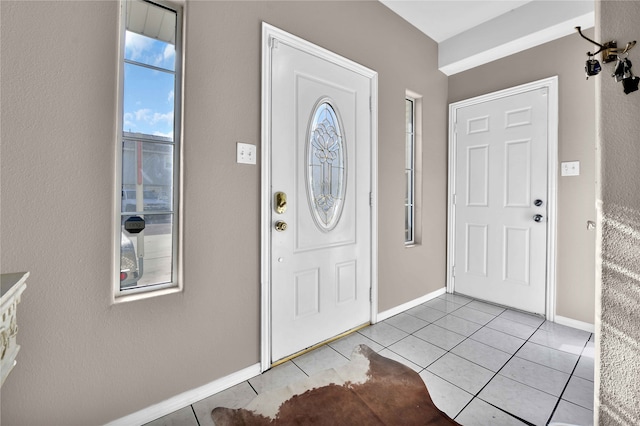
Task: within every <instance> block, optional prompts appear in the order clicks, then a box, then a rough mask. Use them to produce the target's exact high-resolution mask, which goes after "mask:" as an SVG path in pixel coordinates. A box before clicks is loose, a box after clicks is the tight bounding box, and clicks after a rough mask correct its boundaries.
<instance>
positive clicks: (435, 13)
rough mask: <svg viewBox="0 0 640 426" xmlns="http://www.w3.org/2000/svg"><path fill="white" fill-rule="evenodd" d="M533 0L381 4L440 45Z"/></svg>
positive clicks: (386, 1)
mask: <svg viewBox="0 0 640 426" xmlns="http://www.w3.org/2000/svg"><path fill="white" fill-rule="evenodd" d="M531 1H532V0H448V1H447V0H380V2H382V3H383V4H384V5H385V6H387V7H388V8H389V9H391V10H393V11H394V12H395V13H397V14H398V15H400V16H401V17H402V18H404V19H405V20H406V21H407V22H409V23H411V24H412V25H413V26H415V27H416V28H418V29H419V30H420V31H422V32H423V33H425V34H426V35H428V36H429V37H431V38H432V39H433V40H434V41H436V42H438V43H440V42H441V41H444V40H446V39H448V38H451V37H453V36H455V35H457V34H460V33H463V32H465V31H466V30H469V29H471V28H473V27H476V26H478V25H480V24H482V23H484V22H487V21H489V20H491V19H493V18H495V17H498V16H500V15H503V14H505V13H507V12H510V11H512V10H514V9H516V8H518V7H520V6H522V5H524V4H527V3H529V2H531Z"/></svg>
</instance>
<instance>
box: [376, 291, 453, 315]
mask: <svg viewBox="0 0 640 426" xmlns="http://www.w3.org/2000/svg"><path fill="white" fill-rule="evenodd" d="M446 292H447V288H446V287H442V288H441V289H439V290H436V291H432V292H431V293H429V294H425V295H424V296H422V297H418V298H417V299H413V300H411V301H409V302H407V303H403V304H402V305H399V306H396V307H395V308H391V309H389V310H386V311H384V312H379V313H378V316H377V321H378V322H380V321H384V320H386V319H387V318H391V317H392V316H394V315H398V314H399V313H402V312H404V311H406V310H407V309H411V308H415V307H416V306H418V305H421V304H423V303H424V302H428V301H429V300H431V299H435V298H436V297H438V296H440V295H441V294H445V293H446Z"/></svg>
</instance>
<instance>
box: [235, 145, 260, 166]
mask: <svg viewBox="0 0 640 426" xmlns="http://www.w3.org/2000/svg"><path fill="white" fill-rule="evenodd" d="M236 151H237V152H236V157H237V162H238V163H242V164H256V146H255V145H252V144H250V143H242V142H238V143H236Z"/></svg>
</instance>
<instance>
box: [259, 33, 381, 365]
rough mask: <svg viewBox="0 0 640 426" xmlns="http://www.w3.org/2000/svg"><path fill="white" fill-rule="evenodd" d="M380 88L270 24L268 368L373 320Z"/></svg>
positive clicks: (366, 74)
mask: <svg viewBox="0 0 640 426" xmlns="http://www.w3.org/2000/svg"><path fill="white" fill-rule="evenodd" d="M376 86H377V79H376V74H375V72H373V71H371V70H368V69H366V68H364V67H362V66H360V65H358V64H355V63H353V62H351V61H349V60H347V59H345V58H342V57H339V56H338V55H335V54H333V53H331V52H328V51H326V50H324V49H321V48H319V47H317V46H315V45H312V44H311V43H308V42H306V41H304V40H301V39H299V38H297V37H295V36H292V35H290V34H287V33H285V32H283V31H281V30H278V29H277V28H274V27H272V26H270V25H268V24H263V106H262V108H263V118H262V120H263V142H262V159H263V161H262V167H263V170H262V179H263V182H262V188H263V189H262V194H263V195H262V197H263V198H262V235H263V242H262V265H263V266H262V324H263V326H262V368H263V370H264V369H266V368H269V367H270V365H271V363H273V362H275V361H277V360H279V359H282V358H284V357H287V356H289V355H291V354H293V353H296V352H298V351H300V350H304V349H306V348H307V347H309V346H312V345H314V344H316V343H319V342H322V341H324V340H327V339H329V338H331V337H333V336H335V335H338V334H340V333H342V332H344V331H347V330H349V329H352V328H354V327H356V326H359V325H362V324H365V323H369V322H370V321H375V312H374V310H373V306H375V305H374V304H373V303H372V301H373V299H374V297H372V296H373V295H374V293H375V262H374V261H373V260H374V257H375V241H376V238H375V229H376V227H375V225H374V224H375V221H376V217H375V216H376V215H375V209H373V208H372V207H371V204H372V203H371V201H370V200H371V199H372V197H371V195H370V194H375V164H376V161H375V157H376V152H375V146H376V144H375V129H376V127H375V108H374V106H375V99H376ZM314 112H317V114H316V115H315V117H316V118H318V117H319V119H316V120H314ZM314 135H315V136H314ZM312 141H313V143H312ZM310 164H311V165H310ZM342 178H344V180H342ZM319 182H320V183H319ZM341 182H342V185H341V184H340V183H341ZM341 189H342V191H341ZM278 192H281V193H284V194H286V199H287V201H286V210H285V211H284V212H277V211H276V209H275V194H276V193H278ZM278 222H284V223H286V229H284V230H281V231H278V230H276V228H275V225H276V223H278ZM372 248H373V249H372Z"/></svg>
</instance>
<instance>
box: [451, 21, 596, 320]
mask: <svg viewBox="0 0 640 426" xmlns="http://www.w3.org/2000/svg"><path fill="white" fill-rule="evenodd" d="M586 34H588V35H589V36H590V37H593V31H592V30H588V31H586ZM585 47H586V48H587V49H588V48H589V46H588V44H587V45H586V46H585V42H584V40H583V39H581V38H580V37H579V35H578V34H573V35H570V36H567V37H563V38H561V39H558V40H555V41H552V42H549V43H545V44H543V45H541V46H538V47H534V48H532V49H529V50H526V51H524V52H520V53H517V54H515V55H511V56H509V57H506V58H504V59H500V60H497V61H493V62H491V63H488V64H486V65H482V66H479V67H477V68H474V69H471V70H469V71H465V72H463V73H460V74H456V75H453V76H451V77H449V102H456V101H460V100H463V99H467V98H471V97H474V96H478V95H482V94H485V93H490V92H494V91H497V90H501V89H506V88H509V87H513V86H517V85H519V84H524V83H529V82H531V81H535V80H540V79H543V78H546V77H551V76H553V75H557V76H558V95H559V101H558V104H559V111H558V115H559V125H558V165H560V163H561V162H563V161H580V176H565V177H563V176H560V167H558V170H557V176H558V180H557V182H558V200H557V211H558V217H557V225H558V231H557V264H556V267H557V271H556V272H557V273H556V280H557V281H556V315H560V316H563V317H566V318H571V319H574V320H578V321H583V322H585V323H588V324H593V323H594V322H595V313H594V307H595V303H594V300H595V274H594V271H595V240H596V233H595V232H594V231H593V230H587V226H586V224H587V221H589V220H591V221H594V220H595V218H596V211H595V154H594V152H595V79H593V78H591V79H589V80H585V78H584V70H583V66H582V64H583V63H584V56H585V55H584V52H585V50H584V49H585Z"/></svg>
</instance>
